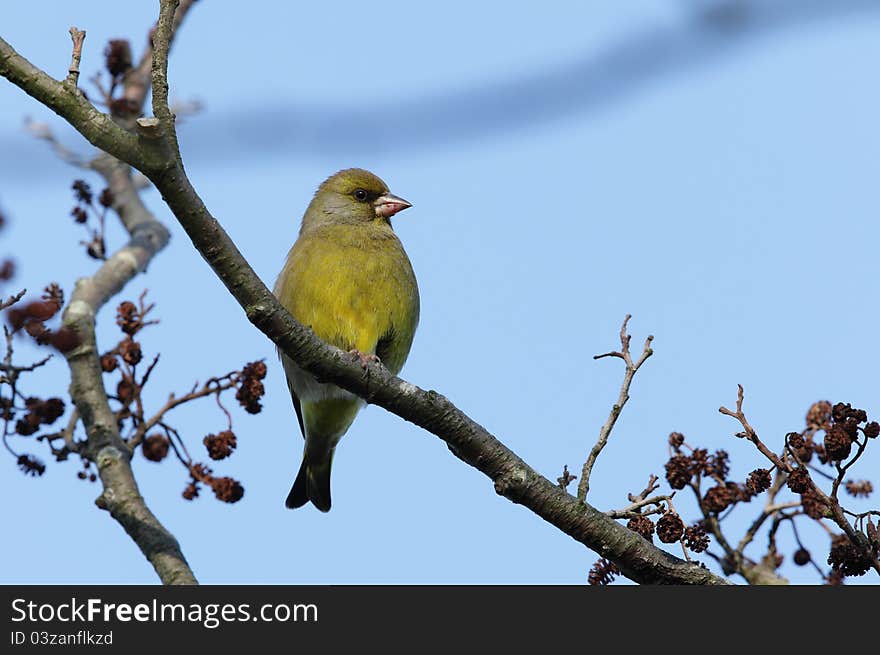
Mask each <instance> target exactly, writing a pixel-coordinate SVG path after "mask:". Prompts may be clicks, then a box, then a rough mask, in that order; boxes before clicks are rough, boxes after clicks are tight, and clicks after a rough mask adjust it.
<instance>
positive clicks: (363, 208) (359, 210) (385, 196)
mask: <svg viewBox="0 0 880 655" xmlns="http://www.w3.org/2000/svg"><path fill="white" fill-rule="evenodd" d="M411 206H412V205H411V204H410V203H408V202H407V201H406V200H404V199H403V198H399V197H398V196H395V195H394V194H393V193H391V192H390V191H389V190H388V185H387V184H385V182H383V181H382V180H381V179H380V178H378V177H377V176H375V175H373V174H372V173H370V172H369V171H365V170H363V169H362V168H349V169H346V170H344V171H339V172H338V173H335V174H334V175H331V176H330V177H329V178H327V179H326V180H324V182H323V183H322V184H321V186H319V187H318V190H317V191H316V192H315V197H314V198H313V199H312V202H311V204H310V205H309V208H308V210H307V211H306V215H305V218H304V219H303V227H305V226H306V224H307V223H324V222H331V223H369V222H373V221H377V222H380V223H385V224H390V223H391V217H392V216H394V214H396V213H397V212H399V211H403V210H404V209H406V208H407V207H411Z"/></svg>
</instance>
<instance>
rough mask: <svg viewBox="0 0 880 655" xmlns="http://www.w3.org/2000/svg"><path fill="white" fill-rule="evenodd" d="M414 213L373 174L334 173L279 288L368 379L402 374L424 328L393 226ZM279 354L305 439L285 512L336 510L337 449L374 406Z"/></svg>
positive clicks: (296, 313)
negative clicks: (378, 372) (403, 214)
mask: <svg viewBox="0 0 880 655" xmlns="http://www.w3.org/2000/svg"><path fill="white" fill-rule="evenodd" d="M411 206H412V205H411V204H410V203H409V202H407V201H406V200H404V199H403V198H401V197H399V196H396V195H394V194H393V193H391V192H390V191H389V189H388V185H387V184H385V182H383V181H382V180H381V179H380V178H379V177H377V176H376V175H374V174H373V173H371V172H369V171H366V170H364V169H361V168H349V169H345V170H341V171H339V172H337V173H335V174H333V175H331V176H330V177H329V178H327V179H326V180H325V181H324V182H323V183H322V184H321V185H320V186H319V187H318V190H317V191H316V192H315V195H314V197H313V198H312V201H311V202H310V204H309V206H308V208H307V209H306V211H305V214H304V215H303V218H302V225H301V227H300V231H299V235H298V237H297V239H296V241H295V242H294V244H293V247H292V248H291V249H290V252H289V253H288V255H287V260H286V261H285V263H284V266H283V268H282V269H281V273H280V274H279V275H278V279H277V281H276V283H275V287H274V293H275V296H276V297H277V298H278V300H279V302H280V303H281V304H282V305H283V306H284V308H285V309H287V311H288V312H290V314H291V315H292V316H293V317H294V318H295V319H296V320H297V321H298V322H299V323H301V324H302V325H304V326H306V327H309V328H311V329H312V331H313V332H314V333H315V334H316V335H317V336H318V337H319V338H320V339H322V340H323V341H325V342H327V343H329V344H332V345H334V346H336V347H338V348H341V349H342V350H346V351H348V352H349V353H351V354H352V356H353V357H354V358H356V359H357V360H359V361H360V362H361V364H362V366H363V367H364V370H365V371H366V370H367V368H368V365H369V363H370V362H380V363H381V364H382V365H383V366H385V367H386V368H387V369H388V370H389V371H391V373H393V374H395V375H396V374H397V373H399V372H400V369H401V368H402V367H403V364H404V362H405V361H406V358H407V357H408V355H409V351H410V348H411V346H412V342H413V337H414V336H415V332H416V327H417V326H418V322H419V289H418V284H417V282H416V277H415V273H414V272H413V268H412V264H411V263H410V260H409V257H407V254H406V251H405V250H404V249H403V244H402V243H401V242H400V239H399V238H398V237H397V235H396V234H395V232H394V229H393V227H392V224H391V219H392V217H393V216H394V215H395V214H397V213H398V212H400V211H403V210H404V209H407V208H409V207H411ZM279 354H280V357H281V363H282V366H283V368H284V373H285V375H286V377H287V385H288V388H289V389H290V396H291V398H292V399H293V407H294V409H295V411H296V417H297V420H298V421H299V427H300V432H301V433H302V436H303V438H304V440H305V443H304V445H303V455H302V464H301V465H300V468H299V472H298V473H297V476H296V479H295V481H294V483H293V486H292V487H291V489H290V493H289V494H288V496H287V499H286V501H285V505H286V506H287V507H288V508H291V509H295V508H297V507H302V506H303V505H305V504H307V503H308V502H309V501H311V503H312V505H314V506H315V507H316V508H317V509H319V510H320V511H322V512H328V511H330V505H331V501H330V468H331V465H332V463H333V454H334V452H335V449H336V445H337V444H338V443H339V440H340V439H341V438H342V436H343V435H344V434H345V433H346V432H347V431H348V429H349V427H350V426H351V424H352V422H353V421H354V419H355V417H356V416H357V414H358V412H359V411H360V409H361V408H362V407H363V406H364V405H365V404H366V403H365V401H364V400H363V399H362V398H360V397H358V396H356V395H355V394H353V393H351V392H349V391H346V390H345V389H342V388H340V387H338V386H336V385H334V384H331V383H328V382H321V381H319V380H317V379H316V378H315V376H313V375H312V374H310V373H308V372H307V371H305V370H303V369H302V368H300V367H299V366H298V365H297V364H296V362H294V361H293V360H292V359H290V358H289V357H288V356H287V355H285V354H284V353H280V352H279Z"/></svg>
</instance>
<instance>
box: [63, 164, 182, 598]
mask: <svg viewBox="0 0 880 655" xmlns="http://www.w3.org/2000/svg"><path fill="white" fill-rule="evenodd" d="M94 167H95V168H96V169H97V170H99V171H101V172H102V174H103V175H104V177H105V179H106V180H107V183H108V185H109V187H110V189H111V190H112V191H113V193H114V208H115V209H116V211H117V212H119V214H120V217H121V218H122V222H123V224H124V225H125V226H126V228H128V229H129V232H130V234H131V239H130V240H129V242H128V243H127V244H126V245H125V246H124V247H122V248H121V249H120V250H118V251H117V252H116V253H115V254H114V255H112V256H111V257H110V258H109V259H107V261H106V262H104V264H103V265H102V266H101V268H99V269H98V271H97V272H96V273H95V274H94V275H93V276H92V277H90V278H84V279H81V280H79V281H78V282H77V284H76V287H75V289H74V292H73V296H72V297H71V300H70V304H69V305H68V306H67V308H66V309H65V311H64V316H63V322H64V325H65V326H67V327H69V328H72V329H73V330H75V331H76V334H77V335H78V336H79V338H80V340H81V343H80V345H79V346H77V347H76V348H75V349H73V350H72V351H70V352H68V353H67V354H66V356H67V362H68V365H69V367H70V378H71V383H70V396H71V398H72V399H73V401H74V403H75V404H76V408H77V411H78V412H79V413H80V415H81V416H82V421H83V426H84V427H85V429H86V434H87V436H88V443H87V446H86V448H87V450H88V453H89V456H90V458H91V459H92V460H94V461H95V463H96V464H97V467H98V473H99V474H100V477H101V483H102V484H103V487H104V490H103V493H102V494H101V496H100V497H99V498H98V499H97V501H96V504H97V505H98V506H99V507H101V508H102V509H106V510H107V511H109V512H110V514H111V515H112V516H113V518H114V519H116V520H117V521H118V522H119V523H120V524H121V525H122V527H123V528H124V529H125V531H126V532H127V533H128V535H129V536H130V537H131V538H132V539H133V540H134V541H135V543H136V544H137V545H138V547H139V548H140V549H141V551H142V552H143V553H144V555H145V556H146V558H147V559H148V560H149V561H150V563H151V564H152V565H153V567H154V568H155V570H156V572H157V574H158V575H159V577H160V578H161V580H162V581H163V582H164V583H165V584H195V583H196V579H195V576H194V575H193V573H192V571H191V569H190V568H189V565H188V564H187V562H186V558H185V557H184V556H183V553H182V552H181V550H180V546H179V544H178V543H177V540H176V539H175V538H174V535H172V534H171V533H170V532H169V531H168V530H167V529H166V528H165V527H164V526H163V525H162V524H161V523H160V522H159V520H158V519H157V518H156V517H155V516H154V515H153V513H152V512H151V511H150V509H149V508H148V507H147V505H146V502H145V501H144V499H143V497H142V496H141V494H140V491H139V490H138V486H137V482H136V481H135V478H134V474H133V472H132V470H131V462H130V459H131V451H130V450H129V448H128V447H127V445H126V444H125V442H124V441H123V440H122V438H121V436H120V434H119V428H118V425H117V422H116V417H115V416H114V414H113V411H112V410H111V408H110V404H109V402H108V400H107V394H106V391H105V389H104V384H103V380H102V371H101V365H100V362H99V354H98V349H97V345H96V342H95V315H96V314H97V312H98V310H99V309H100V308H101V307H102V306H103V305H104V304H105V303H106V302H107V301H108V300H109V299H110V298H111V297H112V296H113V295H114V294H116V293H118V292H119V291H120V290H121V289H122V288H123V287H124V286H125V285H126V284H127V283H128V282H129V281H130V280H131V279H132V278H134V277H135V276H136V275H137V274H138V273H139V272H141V271H142V270H143V269H144V268H146V266H147V264H148V263H149V262H150V260H152V258H153V256H154V255H155V254H156V253H157V252H159V250H161V249H162V248H164V247H165V245H166V244H167V243H168V238H169V234H168V231H167V230H166V229H165V227H164V226H163V225H162V224H161V223H159V222H158V221H157V220H156V219H155V218H153V217H152V216H151V215H150V214H149V212H148V211H147V210H146V208H145V207H144V206H143V204H142V203H141V202H140V197H139V196H138V195H137V193H135V192H134V190H133V188H132V183H131V175H130V169H129V168H128V166H126V165H125V164H123V163H122V162H119V161H118V160H115V159H111V158H109V157H99V158H98V159H97V160H96V162H95V165H94Z"/></svg>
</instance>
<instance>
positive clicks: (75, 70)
mask: <svg viewBox="0 0 880 655" xmlns="http://www.w3.org/2000/svg"><path fill="white" fill-rule="evenodd" d="M85 38H86V33H85V32H84V31H83V30H78V29H77V28H75V27H71V28H70V40H71V41H73V54H72V56H71V58H70V68H69V69H68V71H67V79H66V80H65V82H66V83H67V84H69V85H70V86H72V87H76V85H77V84H78V83H79V62H80V59H82V47H83V41H85Z"/></svg>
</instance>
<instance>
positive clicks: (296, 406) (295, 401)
mask: <svg viewBox="0 0 880 655" xmlns="http://www.w3.org/2000/svg"><path fill="white" fill-rule="evenodd" d="M287 388H288V389H290V399H291V400H292V401H293V408H294V409H295V410H296V420H297V421H299V431H300V433H301V434H302V436H303V439H305V438H306V429H305V427H304V426H303V411H302V404H301V403H300V401H299V396H297V395H296V391H294V390H293V385H292V384H290V380H288V382H287Z"/></svg>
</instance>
